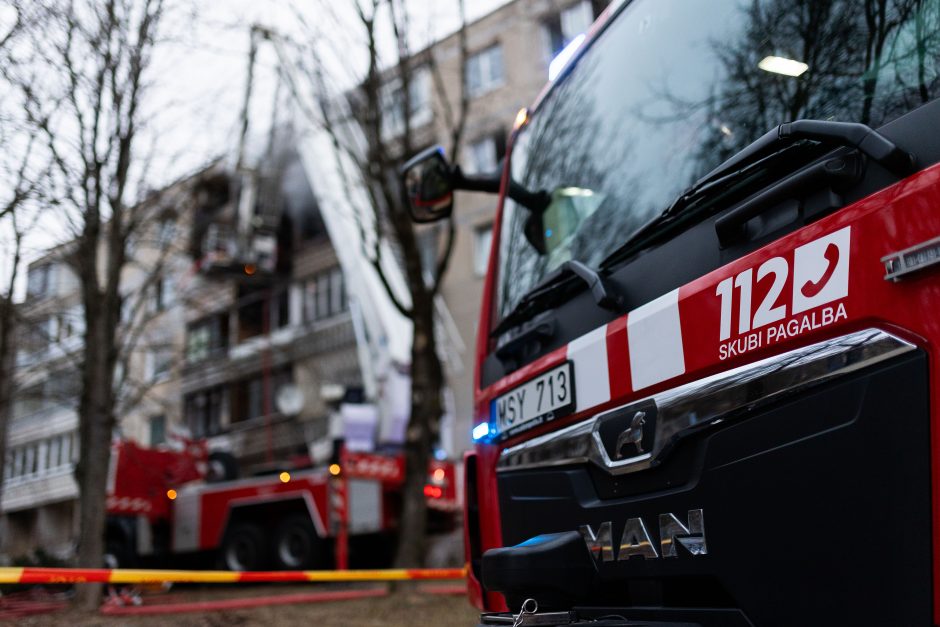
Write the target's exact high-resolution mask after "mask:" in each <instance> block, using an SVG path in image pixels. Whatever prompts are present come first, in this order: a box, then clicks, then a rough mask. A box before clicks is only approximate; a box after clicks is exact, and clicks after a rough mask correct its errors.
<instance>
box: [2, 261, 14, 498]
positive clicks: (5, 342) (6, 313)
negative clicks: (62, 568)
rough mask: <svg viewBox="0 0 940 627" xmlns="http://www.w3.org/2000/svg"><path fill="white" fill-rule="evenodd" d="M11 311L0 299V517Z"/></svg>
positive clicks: (9, 379)
mask: <svg viewBox="0 0 940 627" xmlns="http://www.w3.org/2000/svg"><path fill="white" fill-rule="evenodd" d="M14 269H15V266H14ZM13 311H14V308H13V300H12V298H4V297H0V515H3V480H4V469H5V468H6V456H7V432H8V425H9V424H10V415H11V411H10V410H11V407H10V405H11V402H12V398H11V396H12V392H13V368H12V366H13V360H14V353H15V351H14V347H13V346H12V344H11V341H10V340H11V339H12V337H13V328H12V327H13Z"/></svg>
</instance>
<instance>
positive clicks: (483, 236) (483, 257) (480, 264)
mask: <svg viewBox="0 0 940 627" xmlns="http://www.w3.org/2000/svg"><path fill="white" fill-rule="evenodd" d="M492 244H493V225H492V224H486V225H484V226H478V227H476V228H475V229H473V272H474V273H475V274H476V275H477V276H484V275H485V274H486V266H487V264H488V263H489V262H490V246H491V245H492Z"/></svg>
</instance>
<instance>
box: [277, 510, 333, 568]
mask: <svg viewBox="0 0 940 627" xmlns="http://www.w3.org/2000/svg"><path fill="white" fill-rule="evenodd" d="M321 547H322V543H321V542H320V537H319V536H318V535H317V531H316V529H314V528H313V523H312V522H311V521H310V516H308V515H306V514H294V515H293V516H288V517H287V518H285V519H284V520H283V521H282V522H281V524H280V525H278V527H277V531H276V532H275V534H274V550H273V551H272V553H273V554H274V561H275V564H276V565H277V568H278V569H280V570H303V569H306V568H312V567H313V566H315V565H316V563H317V562H318V561H319V558H320V554H321V551H322V548H321Z"/></svg>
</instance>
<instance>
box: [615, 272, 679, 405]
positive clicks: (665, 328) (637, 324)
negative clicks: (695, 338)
mask: <svg viewBox="0 0 940 627" xmlns="http://www.w3.org/2000/svg"><path fill="white" fill-rule="evenodd" d="M627 341H628V343H629V349H630V350H629V353H630V375H631V378H632V382H633V389H634V390H640V389H642V388H645V387H649V386H651V385H655V384H657V383H659V382H661V381H665V380H666V379H671V378H672V377H675V376H677V375H680V374H682V373H683V372H685V354H684V353H683V350H682V327H681V326H680V324H679V290H677V289H676V290H673V291H671V292H669V293H668V294H663V295H662V296H660V297H659V298H657V299H656V300H654V301H651V302H649V303H646V304H645V305H643V306H642V307H637V308H636V309H634V310H633V311H631V312H630V313H629V314H627Z"/></svg>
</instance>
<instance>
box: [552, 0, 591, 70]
mask: <svg viewBox="0 0 940 627" xmlns="http://www.w3.org/2000/svg"><path fill="white" fill-rule="evenodd" d="M594 16H595V10H594V7H593V6H592V3H591V2H590V1H589V0H581V1H580V2H578V3H576V4H574V5H572V6H570V7H568V8H567V9H564V10H563V11H561V12H560V13H556V14H555V15H552V16H551V17H549V18H548V19H546V20H544V21H543V23H542V37H543V40H544V45H545V56H546V61H547V62H548V61H551V60H552V59H554V58H555V56H556V55H558V53H559V52H561V51H562V50H563V49H564V47H565V46H567V45H568V44H569V43H571V40H572V39H574V38H575V37H577V36H578V35H580V34H581V33H584V32H586V31H587V30H588V28H590V26H591V22H593V21H594Z"/></svg>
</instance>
